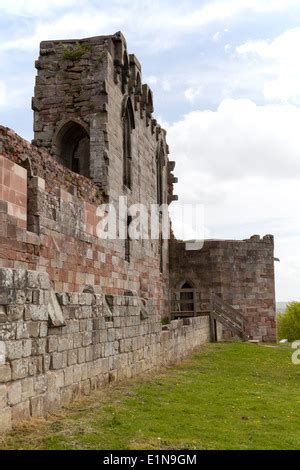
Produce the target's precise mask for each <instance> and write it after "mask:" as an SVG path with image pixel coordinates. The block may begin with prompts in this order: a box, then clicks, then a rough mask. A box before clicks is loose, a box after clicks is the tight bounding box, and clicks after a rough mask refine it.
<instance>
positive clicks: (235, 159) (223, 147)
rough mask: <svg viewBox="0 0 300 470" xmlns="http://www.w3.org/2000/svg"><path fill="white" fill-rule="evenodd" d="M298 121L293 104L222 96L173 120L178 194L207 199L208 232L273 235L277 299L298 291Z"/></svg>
mask: <svg viewBox="0 0 300 470" xmlns="http://www.w3.org/2000/svg"><path fill="white" fill-rule="evenodd" d="M299 122H300V108H297V107H295V106H286V105H267V106H257V105H255V103H253V102H252V101H250V100H224V101H223V102H222V103H221V104H220V106H219V108H218V109H217V110H216V111H215V112H213V111H197V112H192V113H189V114H187V115H186V116H185V117H184V118H183V119H182V120H181V121H179V122H177V123H174V124H173V125H170V126H169V127H168V141H169V145H170V149H171V157H173V158H174V159H175V160H176V162H177V164H176V169H175V173H176V175H178V176H179V182H178V185H176V193H177V194H178V195H179V201H180V202H182V203H194V204H198V203H203V204H204V205H205V225H206V226H207V228H208V230H209V232H210V236H211V237H212V238H221V239H228V238H229V239H230V238H231V239H244V238H248V237H249V236H251V235H252V234H254V233H260V234H261V235H265V234H267V233H273V234H274V235H275V240H276V256H278V257H280V258H281V263H280V264H279V265H278V266H277V285H278V291H277V295H278V300H285V299H292V298H295V296H296V295H297V292H299V296H298V297H299V298H300V288H299V286H300V268H299V266H300V257H299V255H298V254H297V253H299V246H300V236H299V233H300V219H299V217H298V213H299V206H300V192H299V187H300V176H299V175H300V160H299V148H300V133H299ZM175 205H176V203H175V204H174V208H175ZM173 210H174V209H173Z"/></svg>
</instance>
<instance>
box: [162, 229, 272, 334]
mask: <svg viewBox="0 0 300 470" xmlns="http://www.w3.org/2000/svg"><path fill="white" fill-rule="evenodd" d="M185 281H188V282H190V283H191V285H192V286H194V287H195V288H196V289H197V290H198V292H199V298H198V299H197V309H198V310H206V309H209V303H210V295H211V291H213V292H214V293H215V294H217V295H219V296H220V297H221V298H222V299H223V300H224V301H225V302H227V303H229V304H230V305H232V306H233V307H235V308H237V309H238V310H240V312H241V313H242V314H243V315H244V317H245V318H246V320H247V322H246V333H247V334H248V335H249V336H250V338H252V339H259V340H263V341H270V342H272V341H276V314H275V277H274V240H273V237H272V236H271V235H266V236H265V237H263V238H262V239H261V238H260V237H259V236H257V235H255V236H253V237H251V238H250V239H249V240H243V241H236V240H235V241H233V240H232V241H230V240H228V241H225V240H210V241H206V242H205V243H204V246H203V248H202V249H201V250H199V251H188V250H186V244H185V243H184V242H180V241H175V240H173V241H172V242H171V244H170V285H171V288H172V289H175V290H176V289H178V288H180V287H181V285H182V284H183V283H184V282H185Z"/></svg>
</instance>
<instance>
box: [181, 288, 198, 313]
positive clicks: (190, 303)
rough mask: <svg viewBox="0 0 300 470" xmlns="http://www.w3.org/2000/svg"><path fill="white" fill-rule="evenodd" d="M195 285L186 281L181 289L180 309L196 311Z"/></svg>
mask: <svg viewBox="0 0 300 470" xmlns="http://www.w3.org/2000/svg"><path fill="white" fill-rule="evenodd" d="M194 295H195V294H194V290H193V286H192V284H191V283H190V282H188V281H184V282H183V284H182V286H181V289H180V310H181V311H182V312H186V313H188V312H194V311H195V297H194Z"/></svg>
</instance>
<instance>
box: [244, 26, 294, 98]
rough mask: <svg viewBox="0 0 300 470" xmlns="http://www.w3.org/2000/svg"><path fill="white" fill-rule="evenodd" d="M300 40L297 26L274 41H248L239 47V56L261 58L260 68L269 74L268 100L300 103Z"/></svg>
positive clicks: (267, 79) (267, 85)
mask: <svg viewBox="0 0 300 470" xmlns="http://www.w3.org/2000/svg"><path fill="white" fill-rule="evenodd" d="M299 41H300V28H293V29H290V30H288V31H286V32H285V33H283V34H281V35H280V36H278V37H277V38H275V39H274V40H261V41H248V42H246V43H244V44H242V45H240V46H238V47H237V48H236V52H237V54H238V55H239V56H242V57H246V58H248V59H249V58H250V59H251V58H252V57H254V58H259V59H261V65H260V66H257V65H256V68H257V70H258V73H259V72H260V73H262V74H265V79H264V85H263V92H264V96H265V98H266V99H267V100H268V101H271V102H274V101H279V102H282V103H294V104H300V56H299V53H298V44H299ZM266 65H269V67H268V69H267V71H266ZM270 75H271V78H270Z"/></svg>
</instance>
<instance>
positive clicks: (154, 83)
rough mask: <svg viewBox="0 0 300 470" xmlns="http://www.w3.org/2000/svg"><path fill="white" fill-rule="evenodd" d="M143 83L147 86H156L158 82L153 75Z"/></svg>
mask: <svg viewBox="0 0 300 470" xmlns="http://www.w3.org/2000/svg"><path fill="white" fill-rule="evenodd" d="M145 82H146V83H148V84H149V85H156V84H157V82H158V78H157V77H155V75H150V76H149V77H146V78H145Z"/></svg>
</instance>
